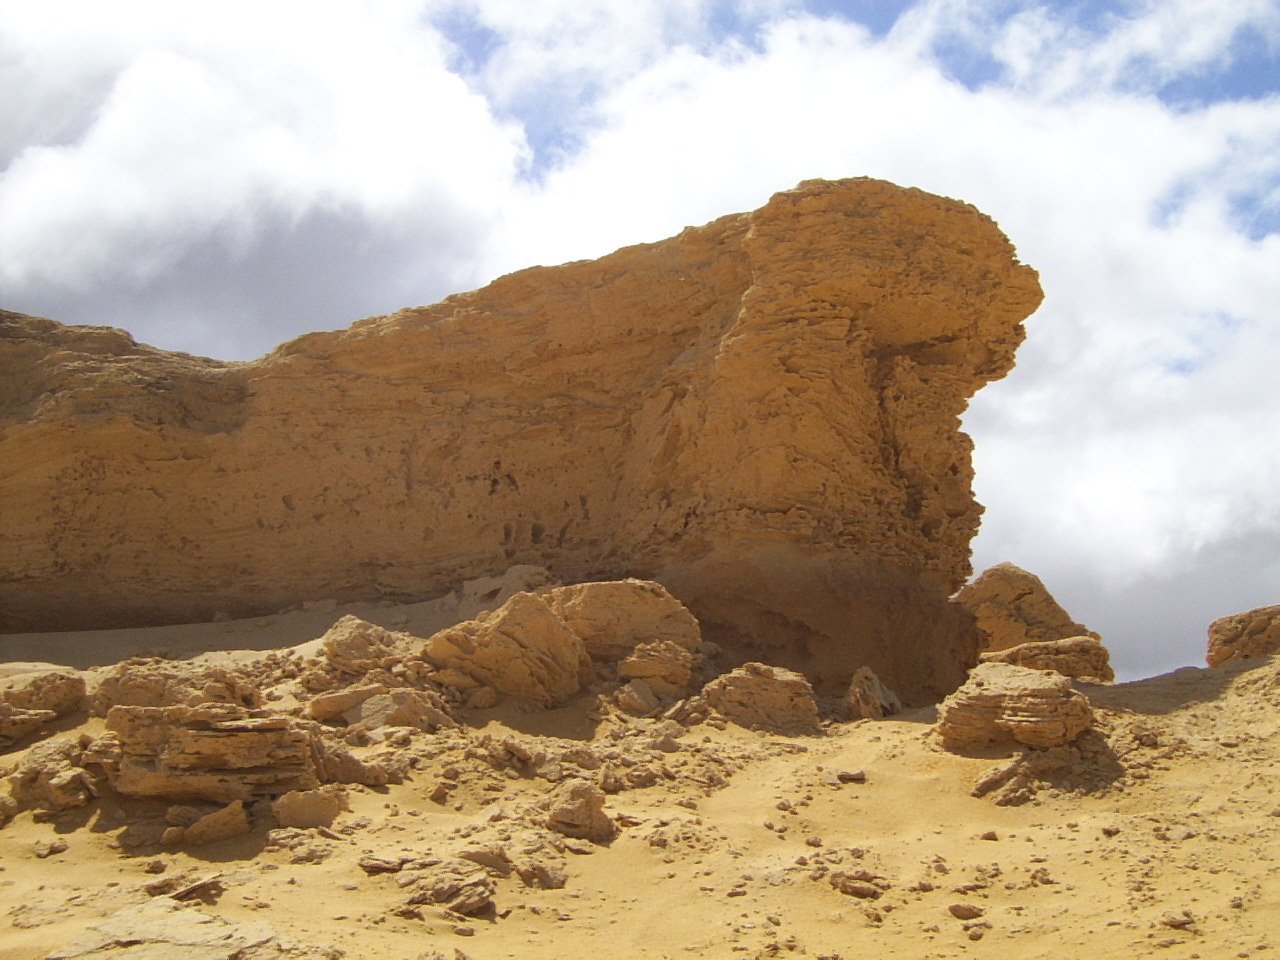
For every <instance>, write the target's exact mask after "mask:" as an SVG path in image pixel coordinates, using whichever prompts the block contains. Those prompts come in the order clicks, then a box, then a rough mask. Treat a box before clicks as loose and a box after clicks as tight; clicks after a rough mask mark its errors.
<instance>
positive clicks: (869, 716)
mask: <svg viewBox="0 0 1280 960" xmlns="http://www.w3.org/2000/svg"><path fill="white" fill-rule="evenodd" d="M844 706H845V710H847V711H848V713H849V717H850V719H853V720H879V719H881V718H883V717H887V716H890V715H892V714H895V713H898V712H899V711H900V710H901V709H902V701H901V700H899V699H898V696H897V694H895V693H894V692H893V691H892V690H890V689H889V688H888V687H886V686H885V685H884V684H883V683H881V682H880V678H879V677H877V676H876V675H875V674H874V673H873V672H872V671H871V670H870V669H868V668H867V667H859V668H858V669H857V671H856V672H855V673H854V675H853V679H852V680H851V681H849V690H848V692H847V693H846V694H845V695H844Z"/></svg>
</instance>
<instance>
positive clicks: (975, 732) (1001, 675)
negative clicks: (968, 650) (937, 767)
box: [934, 663, 1093, 749]
mask: <svg viewBox="0 0 1280 960" xmlns="http://www.w3.org/2000/svg"><path fill="white" fill-rule="evenodd" d="M1092 725H1093V710H1092V708H1091V707H1090V706H1089V701H1088V700H1087V699H1086V698H1085V697H1084V696H1083V695H1082V694H1080V693H1077V692H1076V691H1075V690H1073V689H1072V688H1071V681H1070V680H1068V679H1067V678H1066V677H1064V676H1062V675H1061V674H1056V673H1049V672H1046V671H1043V670H1029V669H1027V668H1026V667H1018V666H1014V665H1013V664H1008V663H982V664H979V665H978V666H977V667H975V668H974V669H973V671H972V672H971V673H970V674H969V679H968V680H967V681H965V684H964V686H962V687H961V688H960V689H959V690H957V691H956V692H955V693H953V694H952V695H951V696H949V697H947V699H946V700H944V701H943V702H942V704H941V705H940V706H939V707H938V722H937V725H936V726H935V727H934V729H935V730H936V731H937V733H938V734H939V735H940V736H941V737H942V741H943V743H944V745H946V746H947V747H948V748H952V749H957V748H959V749H963V748H965V747H975V746H981V745H985V744H990V743H999V742H1001V741H1007V740H1016V741H1017V742H1019V743H1023V744H1026V745H1028V746H1032V747H1056V746H1061V745H1063V744H1067V743H1070V742H1071V741H1072V740H1074V739H1075V738H1076V737H1078V736H1079V735H1080V734H1081V733H1083V732H1084V731H1085V730H1087V729H1089V728H1090V727H1091V726H1092Z"/></svg>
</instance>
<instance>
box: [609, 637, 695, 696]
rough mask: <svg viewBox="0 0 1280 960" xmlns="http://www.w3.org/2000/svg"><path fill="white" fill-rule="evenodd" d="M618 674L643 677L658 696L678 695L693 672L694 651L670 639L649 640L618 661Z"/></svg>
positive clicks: (637, 678)
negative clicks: (691, 651)
mask: <svg viewBox="0 0 1280 960" xmlns="http://www.w3.org/2000/svg"><path fill="white" fill-rule="evenodd" d="M618 676H620V677H624V678H626V679H628V680H644V681H645V683H647V684H648V686H649V689H650V690H652V691H653V692H654V693H655V694H656V695H658V696H659V697H680V696H683V695H684V694H685V693H686V692H688V689H689V680H690V678H691V677H692V676H693V654H691V653H690V652H689V651H688V649H687V648H685V647H682V646H681V645H680V644H678V643H676V642H675V641H673V640H650V641H649V642H647V643H640V644H637V645H636V647H635V648H634V649H633V650H632V651H631V654H630V656H628V657H627V658H626V659H625V660H623V661H622V662H621V663H619V664H618Z"/></svg>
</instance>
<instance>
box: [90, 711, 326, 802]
mask: <svg viewBox="0 0 1280 960" xmlns="http://www.w3.org/2000/svg"><path fill="white" fill-rule="evenodd" d="M107 729H108V730H110V731H111V732H112V733H114V734H115V736H116V737H117V738H118V740H119V743H120V754H121V755H120V767H119V770H118V771H117V772H116V773H115V775H114V777H113V778H112V786H114V787H115V789H116V790H118V791H119V792H120V793H122V794H125V795H127V796H133V797H158V798H160V797H162V798H167V799H173V800H210V801H217V802H221V803H230V802H231V801H234V800H250V799H253V798H256V797H263V796H275V795H279V794H282V793H287V792H289V791H290V790H310V789H313V788H315V787H317V786H319V784H320V781H319V779H318V778H317V775H316V766H315V763H314V761H313V759H312V751H311V735H310V734H309V733H308V732H307V731H306V730H305V729H303V728H301V727H299V726H298V724H297V723H296V721H294V720H292V719H290V718H289V717H283V716H252V715H251V714H250V712H249V711H248V710H245V709H244V708H243V707H238V706H236V705H234V704H222V703H208V704H202V705H199V706H194V707H185V706H174V707H112V708H111V710H110V712H109V713H108V714H107Z"/></svg>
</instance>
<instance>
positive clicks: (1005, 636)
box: [952, 563, 1100, 652]
mask: <svg viewBox="0 0 1280 960" xmlns="http://www.w3.org/2000/svg"><path fill="white" fill-rule="evenodd" d="M952 599H953V600H954V602H956V603H958V604H959V605H960V606H962V607H963V608H964V609H965V610H967V611H968V612H969V613H971V614H972V615H973V618H974V619H975V620H976V621H977V624H978V634H979V638H980V644H981V649H982V651H983V652H988V651H993V650H1007V649H1009V648H1010V647H1018V646H1021V645H1022V644H1024V643H1033V642H1039V641H1043V640H1061V639H1063V638H1064V637H1081V636H1085V637H1093V638H1094V639H1095V640H1100V638H1099V636H1098V634H1096V633H1094V632H1093V631H1092V630H1090V629H1089V628H1088V627H1086V626H1084V625H1082V624H1079V623H1076V622H1075V621H1074V620H1072V619H1071V617H1070V615H1069V614H1068V613H1067V611H1065V610H1064V609H1062V606H1061V605H1060V604H1059V603H1058V601H1057V600H1055V599H1053V596H1052V594H1050V593H1049V591H1048V590H1047V589H1046V588H1045V585H1044V583H1043V582H1042V581H1041V580H1040V578H1039V577H1037V576H1036V575H1035V574H1032V573H1028V572H1027V571H1026V570H1023V569H1022V568H1021V567H1018V566H1015V565H1014V564H1012V563H1000V564H997V565H996V566H994V567H991V568H990V569H989V570H984V571H983V572H982V574H981V575H980V576H978V577H977V578H975V579H974V581H973V582H972V583H969V584H967V585H965V586H964V587H962V588H961V589H960V590H959V591H958V592H957V593H956V595H955V596H954V597H953V598H952Z"/></svg>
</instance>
